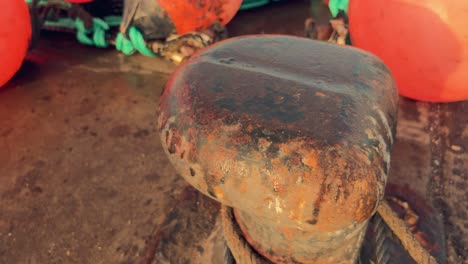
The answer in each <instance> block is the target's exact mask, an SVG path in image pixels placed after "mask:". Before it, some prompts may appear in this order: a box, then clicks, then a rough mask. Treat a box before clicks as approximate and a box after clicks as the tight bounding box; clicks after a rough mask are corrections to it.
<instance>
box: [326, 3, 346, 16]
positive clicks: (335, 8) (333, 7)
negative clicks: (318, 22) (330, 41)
mask: <svg viewBox="0 0 468 264" xmlns="http://www.w3.org/2000/svg"><path fill="white" fill-rule="evenodd" d="M348 6H349V0H330V2H328V8H329V9H330V12H331V14H332V16H333V17H336V16H337V15H338V13H339V12H340V11H343V12H345V14H348Z"/></svg>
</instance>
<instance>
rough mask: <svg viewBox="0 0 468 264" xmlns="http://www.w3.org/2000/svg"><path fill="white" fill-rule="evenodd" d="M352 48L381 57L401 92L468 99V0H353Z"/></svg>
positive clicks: (417, 96)
mask: <svg viewBox="0 0 468 264" xmlns="http://www.w3.org/2000/svg"><path fill="white" fill-rule="evenodd" d="M348 12H349V23H350V24H349V26H350V33H351V40H352V43H353V45H354V46H356V47H359V48H362V49H364V50H367V51H370V52H372V53H374V54H376V55H377V56H378V57H380V58H381V59H382V60H383V61H384V62H385V64H386V65H387V66H388V67H389V68H390V70H391V72H392V74H393V75H394V77H395V79H396V82H397V85H398V90H399V92H400V94H401V95H403V96H405V97H409V98H412V99H416V100H422V101H429V102H451V101H460V100H466V99H468V23H467V22H466V17H467V16H468V1H467V0H450V1H447V0H372V1H368V0H351V1H350V2H349V10H348Z"/></svg>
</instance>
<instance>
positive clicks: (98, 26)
mask: <svg viewBox="0 0 468 264" xmlns="http://www.w3.org/2000/svg"><path fill="white" fill-rule="evenodd" d="M75 28H76V38H77V39H78V41H79V42H80V43H81V44H84V45H89V46H96V47H99V48H107V47H108V46H109V43H107V41H106V31H107V30H109V28H110V27H109V25H108V24H107V23H106V22H105V21H104V20H102V19H100V18H93V26H92V27H91V28H90V29H86V28H85V26H84V23H83V20H81V19H80V18H77V19H76V20H75Z"/></svg>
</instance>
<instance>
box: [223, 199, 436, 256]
mask: <svg viewBox="0 0 468 264" xmlns="http://www.w3.org/2000/svg"><path fill="white" fill-rule="evenodd" d="M377 212H378V214H379V215H380V216H381V217H382V219H383V220H384V222H385V223H386V224H387V225H388V226H389V227H390V229H391V230H392V231H393V233H394V234H395V235H396V236H397V237H398V239H399V240H400V241H401V244H402V245H403V247H404V248H405V250H406V251H407V252H408V253H409V254H410V256H411V257H412V258H413V259H414V260H415V261H416V262H417V263H418V264H437V261H436V260H435V258H434V257H433V256H431V255H430V254H429V252H427V251H426V250H425V249H424V247H423V246H422V245H421V243H419V242H418V240H416V238H415V237H414V235H413V234H412V233H411V231H410V230H409V228H408V226H407V225H406V224H405V222H403V220H401V219H400V218H399V217H398V216H397V215H396V214H395V212H394V211H393V209H392V208H391V207H390V205H389V204H388V203H387V202H386V201H385V200H384V201H383V202H382V204H381V205H380V206H379V208H378V209H377ZM221 219H222V223H223V229H224V239H225V240H226V244H227V246H228V247H229V249H230V250H231V253H232V255H233V256H234V259H235V260H236V263H238V264H271V262H270V261H268V260H266V259H265V258H264V257H262V256H261V255H259V254H258V253H257V252H256V251H255V250H254V249H253V248H252V247H251V246H250V244H249V243H248V242H247V241H246V240H245V238H244V237H243V236H242V232H241V231H240V228H239V226H238V225H237V223H236V220H235V218H234V214H233V212H232V208H230V207H227V206H224V205H223V206H222V208H221Z"/></svg>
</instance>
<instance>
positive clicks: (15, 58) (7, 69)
mask: <svg viewBox="0 0 468 264" xmlns="http://www.w3.org/2000/svg"><path fill="white" fill-rule="evenodd" d="M0 6H1V7H2V8H1V9H0V25H1V26H0V58H1V63H0V87H2V86H3V85H4V84H5V83H7V82H8V81H9V80H10V79H11V78H12V77H13V75H15V73H16V72H17V71H18V70H19V68H20V67H21V65H22V63H23V60H24V58H25V57H26V53H27V51H28V48H29V42H30V39H31V19H30V15H29V8H28V5H27V4H26V2H25V1H24V0H0Z"/></svg>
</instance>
